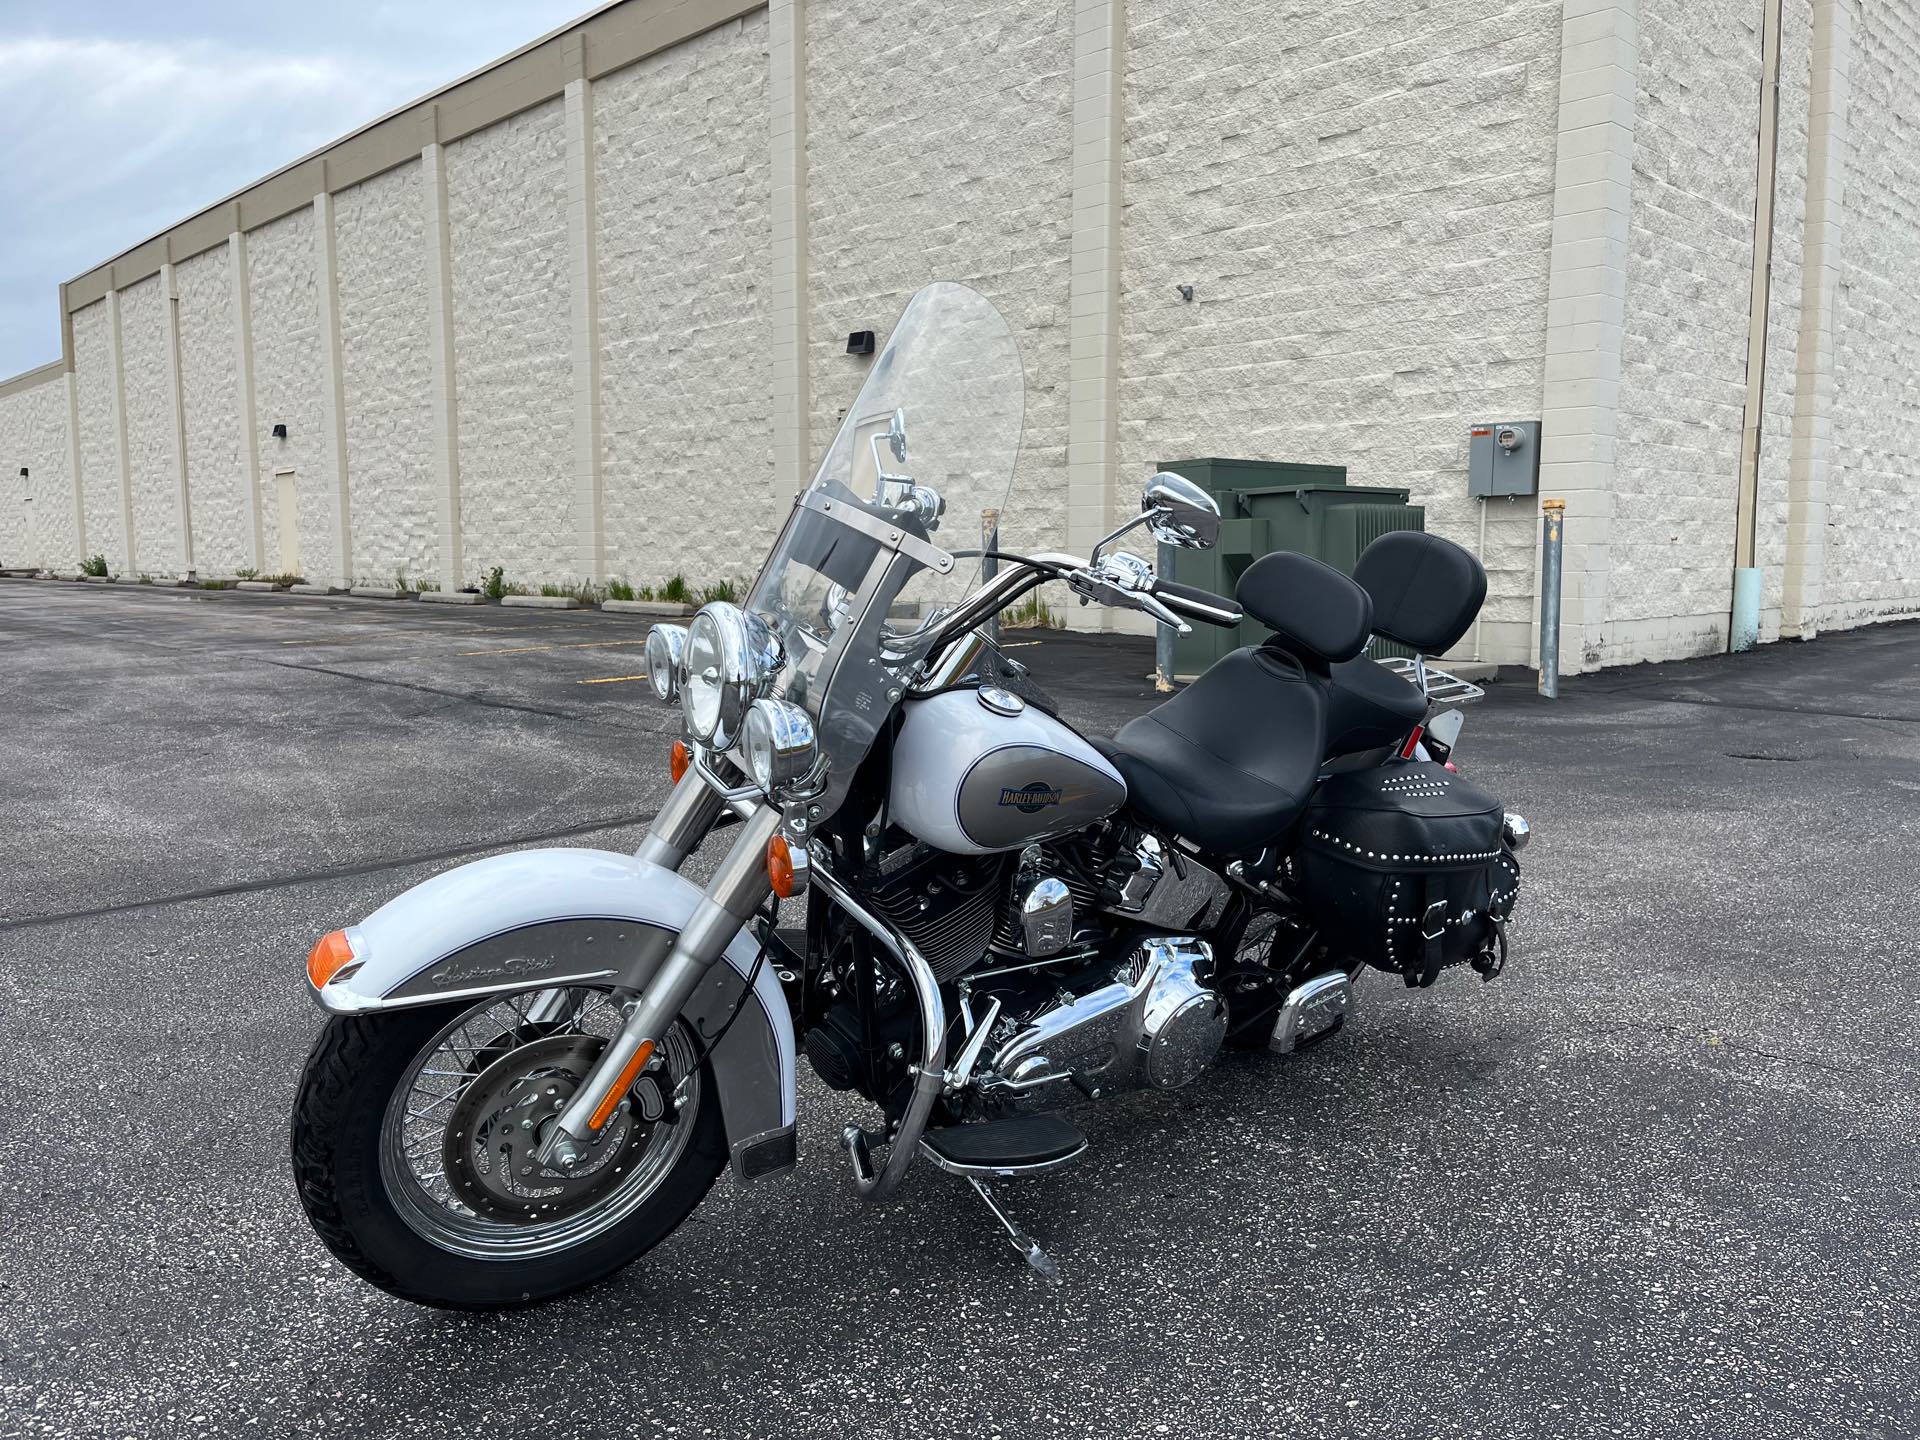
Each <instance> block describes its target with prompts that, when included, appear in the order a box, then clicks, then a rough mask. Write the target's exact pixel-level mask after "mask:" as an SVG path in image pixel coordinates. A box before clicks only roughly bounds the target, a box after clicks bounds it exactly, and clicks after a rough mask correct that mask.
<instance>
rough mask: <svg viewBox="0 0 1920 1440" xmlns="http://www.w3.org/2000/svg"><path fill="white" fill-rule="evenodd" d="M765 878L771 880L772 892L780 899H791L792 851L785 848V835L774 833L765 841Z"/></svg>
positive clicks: (792, 892) (793, 886) (793, 888)
mask: <svg viewBox="0 0 1920 1440" xmlns="http://www.w3.org/2000/svg"><path fill="white" fill-rule="evenodd" d="M767 879H768V880H770V881H772V882H773V893H774V894H776V895H778V896H779V897H780V898H781V899H782V900H791V899H792V898H793V896H794V891H795V888H796V887H795V885H794V883H793V851H792V850H790V849H788V848H787V837H786V836H784V835H776V836H774V837H773V838H772V839H771V840H769V841H768V842H767Z"/></svg>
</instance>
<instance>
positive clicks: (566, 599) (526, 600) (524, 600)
mask: <svg viewBox="0 0 1920 1440" xmlns="http://www.w3.org/2000/svg"><path fill="white" fill-rule="evenodd" d="M354 593H355V594H358V593H359V592H358V591H355V592H354ZM500 603H501V604H502V605H515V606H522V607H525V608H526V609H529V610H578V609H579V608H580V602H579V601H578V600H577V599H575V598H574V597H573V596H571V595H502V596H501V597H500Z"/></svg>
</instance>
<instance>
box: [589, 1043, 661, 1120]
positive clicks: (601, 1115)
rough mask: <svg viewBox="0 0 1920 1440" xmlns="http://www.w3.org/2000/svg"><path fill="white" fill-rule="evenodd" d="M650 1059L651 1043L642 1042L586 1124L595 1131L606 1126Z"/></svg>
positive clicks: (651, 1055)
mask: <svg viewBox="0 0 1920 1440" xmlns="http://www.w3.org/2000/svg"><path fill="white" fill-rule="evenodd" d="M652 1058H653V1042H652V1041H651V1040H642V1041H641V1042H640V1048H639V1049H638V1050H636V1051H634V1052H633V1058H632V1059H631V1060H629V1061H627V1064H626V1068H625V1069H624V1070H622V1071H621V1072H620V1078H619V1079H618V1080H616V1081H614V1082H613V1088H612V1089H611V1090H609V1091H607V1098H606V1099H604V1100H602V1101H601V1102H600V1103H599V1105H598V1106H596V1107H595V1108H594V1112H593V1115H592V1117H591V1118H590V1119H589V1120H588V1121H587V1124H589V1125H591V1126H592V1127H593V1128H594V1129H596V1130H598V1129H601V1128H602V1127H603V1126H605V1125H606V1123H607V1121H608V1120H609V1119H611V1118H612V1116H613V1112H614V1111H615V1110H616V1109H618V1108H619V1106H620V1102H621V1101H622V1100H624V1099H625V1098H626V1095H627V1091H628V1090H630V1089H631V1088H632V1087H633V1082H634V1081H635V1080H637V1079H638V1078H639V1077H640V1072H641V1071H642V1070H644V1069H646V1068H647V1061H649V1060H651V1059H652Z"/></svg>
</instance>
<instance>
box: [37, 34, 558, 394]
mask: <svg viewBox="0 0 1920 1440" xmlns="http://www.w3.org/2000/svg"><path fill="white" fill-rule="evenodd" d="M572 8H573V7H572V6H570V5H566V4H564V3H561V4H556V3H554V0H544V3H534V4H529V3H525V0H521V3H516V4H512V5H505V6H497V7H494V6H488V5H485V4H480V5H470V6H468V5H462V4H459V3H450V4H446V5H435V4H431V3H423V4H415V5H411V6H408V7H405V8H403V9H402V10H401V11H399V12H395V13H389V11H390V10H391V7H389V6H384V5H381V4H379V3H374V4H363V5H358V6H356V5H354V4H352V3H351V0H348V3H341V4H337V5H335V6H332V7H328V9H327V10H325V11H323V12H292V11H289V12H287V13H285V14H279V13H276V12H275V11H274V10H272V9H271V8H269V9H268V10H265V11H253V12H252V13H253V14H254V15H255V16H256V17H257V19H256V21H255V22H254V23H251V24H250V25H248V26H247V27H244V30H243V29H242V27H239V26H236V25H232V24H227V23H225V22H224V21H222V19H221V17H220V15H219V13H218V6H217V5H216V6H214V7H213V8H212V9H210V10H209V11H208V12H206V13H204V14H201V15H200V16H199V18H198V19H197V20H196V19H195V18H194V17H193V16H192V15H183V16H176V17H175V20H174V22H171V23H180V24H200V25H202V26H203V28H205V29H207V30H208V31H209V32H210V33H208V34H200V35H180V36H169V35H164V34H161V35H156V34H140V33H136V31H137V30H139V29H140V28H141V27H150V26H152V25H156V24H160V23H169V22H164V21H163V20H162V18H161V17H162V16H163V15H164V13H165V12H155V11H152V10H144V9H141V8H139V7H134V8H133V9H130V10H128V11H126V12H123V13H122V14H120V15H118V16H104V17H103V16H102V15H101V14H100V12H97V11H96V12H93V21H92V23H96V24H98V23H101V21H102V20H103V19H105V20H109V21H111V23H113V25H114V33H113V34H111V35H98V34H63V33H59V29H60V17H59V16H57V15H52V14H49V13H46V12H43V13H42V14H41V15H40V16H39V22H38V23H40V25H41V26H42V27H43V28H42V29H41V30H40V31H37V32H35V33H29V34H21V33H0V97H3V98H0V116H4V118H0V379H3V378H5V377H7V376H9V375H13V374H16V373H18V372H19V371H21V370H25V369H29V368H31V367H33V366H35V365H39V364H44V363H45V362H46V361H48V360H51V359H54V358H56V357H57V356H58V354H59V349H60V342H59V333H60V331H59V323H58V313H57V312H58V294H57V292H58V288H59V285H60V282H61V281H63V280H69V279H72V278H73V277H74V276H75V275H78V274H80V273H82V272H83V271H85V270H88V269H91V268H92V267H93V266H95V265H97V264H99V263H100V262H101V261H103V260H106V259H108V258H110V257H111V256H113V255H116V254H118V253H119V252H120V251H122V250H125V249H127V248H128V247H129V246H132V245H136V244H138V243H139V242H140V241H141V240H144V239H145V238H146V237H147V236H149V235H152V234H155V233H156V232H158V231H161V230H164V229H166V228H167V227H168V226H170V225H173V224H174V223H176V222H177V221H180V220H183V219H185V218H186V217H187V216H188V215H191V214H193V213H194V212H195V211H197V210H200V209H203V208H204V207H206V206H207V205H210V204H212V203H214V202H215V201H217V200H219V199H220V198H221V197H223V196H225V195H228V194H231V193H232V192H234V191H236V190H239V189H241V188H242V187H244V186H246V185H249V184H251V183H253V182H254V181H255V180H258V179H259V178H261V177H262V176H264V175H267V174H269V173H270V172H272V171H274V170H277V169H279V168H280V167H281V166H283V165H285V164H287V163H288V162H290V161H292V160H296V159H298V158H299V157H300V156H301V155H303V154H306V153H307V152H308V151H311V150H315V149H318V148H319V147H321V146H323V145H326V144H328V143H329V142H331V141H333V140H335V139H338V138H339V137H340V136H342V135H344V134H346V133H347V132H349V131H351V130H354V129H357V128H358V127H360V126H362V125H364V124H366V123H367V122H368V121H370V120H373V119H375V118H376V117H378V116H379V115H381V114H383V113H385V112H386V111H388V110H392V109H394V108H396V107H397V106H400V105H404V104H406V103H408V102H409V101H411V100H414V99H416V98H418V97H419V96H421V95H423V94H425V93H427V92H428V91H430V90H433V89H434V88H436V87H437V86H440V85H443V84H445V83H446V82H448V81H449V80H452V79H454V78H456V77H457V76H459V75H461V74H463V73H465V72H466V71H468V70H470V69H472V68H474V67H475V66H476V65H480V64H484V63H486V62H487V61H488V60H490V59H492V58H494V57H495V56H497V55H500V54H503V53H505V52H506V51H507V50H510V49H512V48H514V47H515V46H516V45H519V44H523V43H525V42H526V41H527V40H530V39H532V38H534V37H535V36H536V35H538V34H540V33H542V32H543V31H544V30H545V29H547V28H550V27H551V25H552V24H553V23H558V21H559V20H561V19H564V18H566V16H567V14H569V13H571V10H572ZM49 9H51V7H49ZM17 16H18V12H16V24H18V23H20V22H19V21H18V19H17ZM228 18H229V19H230V18H232V17H228ZM296 18H297V19H298V22H299V24H300V26H301V27H302V28H301V29H300V30H297V31H295V30H290V29H288V28H286V27H288V26H290V25H293V24H294V23H295V20H296ZM402 21H404V25H402ZM4 25H5V21H0V26H4ZM322 29H324V32H325V33H317V32H319V31H321V30H322ZM234 33H245V34H247V35H248V36H249V39H250V41H251V42H252V43H251V44H249V45H237V44H234V43H232V42H231V41H230V40H226V39H220V38H212V37H213V36H215V35H220V34H228V35H230V34H234Z"/></svg>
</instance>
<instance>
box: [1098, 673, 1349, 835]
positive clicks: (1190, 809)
mask: <svg viewBox="0 0 1920 1440" xmlns="http://www.w3.org/2000/svg"><path fill="white" fill-rule="evenodd" d="M1326 720H1327V698H1326V682H1325V681H1324V680H1321V679H1320V678H1319V677H1317V676H1314V675H1310V674H1308V673H1307V671H1306V670H1305V669H1304V668H1303V667H1302V666H1301V665H1300V663H1299V662H1298V661H1297V660H1295V659H1294V658H1293V657H1292V656H1289V655H1283V654H1280V653H1279V652H1278V651H1275V650H1271V649H1267V648H1265V647H1262V648H1259V649H1246V650H1236V651H1234V652H1233V653H1232V654H1231V655H1228V656H1226V657H1224V658H1223V659H1221V660H1220V661H1218V662H1217V663H1215V664H1214V665H1212V666H1210V667H1209V668H1208V670H1207V672H1206V673H1205V674H1204V675H1202V676H1201V677H1200V678H1199V679H1198V680H1196V681H1194V682H1193V683H1192V684H1191V685H1189V686H1187V688H1186V689H1184V690H1182V691H1181V692H1180V693H1179V694H1178V695H1175V696H1174V697H1173V698H1172V699H1170V700H1168V701H1166V702H1164V703H1163V704H1160V705H1158V706H1156V707H1154V708H1153V709H1152V710H1150V711H1148V712H1147V713H1146V714H1145V715H1142V716H1139V717H1138V718H1137V719H1133V720H1129V721H1128V722H1127V723H1126V724H1125V725H1122V726H1121V727H1120V729H1119V730H1118V731H1117V732H1115V734H1114V737H1113V738H1112V739H1111V740H1095V741H1094V742H1093V743H1094V744H1095V745H1096V746H1097V747H1099V749H1100V750H1101V751H1103V752H1104V753H1105V754H1106V756H1107V758H1108V759H1109V760H1111V761H1113V764H1114V768H1115V769H1116V770H1118V771H1119V772H1120V774H1121V776H1122V777H1123V778H1124V779H1125V780H1126V782H1127V795H1128V800H1129V803H1130V804H1131V805H1132V806H1133V808H1134V809H1136V810H1137V811H1139V812H1140V813H1141V814H1142V815H1144V816H1145V817H1146V818H1147V819H1149V820H1151V821H1153V822H1154V823H1155V824H1156V825H1159V826H1160V827H1161V828H1163V829H1166V830H1169V831H1171V832H1173V833H1174V834H1176V835H1184V836H1185V837H1186V838H1187V839H1189V840H1192V841H1193V842H1194V843H1195V844H1197V845H1200V846H1202V847H1203V848H1205V849H1208V850H1212V851H1215V852H1216V853H1219V854H1223V855H1237V854H1240V853H1241V852H1243V851H1247V850H1257V849H1259V848H1260V847H1261V846H1263V845H1267V844H1270V843H1271V842H1272V841H1273V840H1274V839H1276V838H1277V837H1278V836H1280V835H1281V834H1282V833H1284V832H1285V831H1286V830H1287V828H1288V827H1289V826H1291V825H1292V824H1293V822H1294V821H1295V820H1296V819H1297V818H1298V817H1299V815H1300V812H1301V811H1302V810H1303V809H1305V808H1306V803H1307V797H1308V796H1309V795H1310V794H1311V793H1312V792H1313V785H1314V781H1315V780H1316V779H1318V778H1319V774H1320V755H1321V740H1320V737H1321V736H1322V735H1323V734H1324V733H1325V729H1326Z"/></svg>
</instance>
